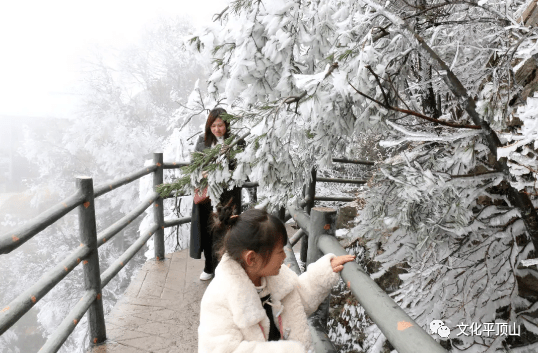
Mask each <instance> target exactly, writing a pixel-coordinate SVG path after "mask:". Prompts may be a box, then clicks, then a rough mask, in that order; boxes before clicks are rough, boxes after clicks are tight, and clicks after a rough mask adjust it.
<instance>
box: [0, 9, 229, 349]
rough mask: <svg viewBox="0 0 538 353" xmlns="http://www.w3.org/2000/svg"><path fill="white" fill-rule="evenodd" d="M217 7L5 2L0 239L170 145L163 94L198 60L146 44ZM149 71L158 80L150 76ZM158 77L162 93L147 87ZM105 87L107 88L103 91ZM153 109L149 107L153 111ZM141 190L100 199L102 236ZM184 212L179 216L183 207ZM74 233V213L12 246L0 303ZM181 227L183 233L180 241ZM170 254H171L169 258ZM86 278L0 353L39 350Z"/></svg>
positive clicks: (71, 278)
mask: <svg viewBox="0 0 538 353" xmlns="http://www.w3.org/2000/svg"><path fill="white" fill-rule="evenodd" d="M224 7H225V1H223V0H202V1H198V2H186V1H183V0H180V1H170V0H154V1H151V2H150V1H125V0H118V1H114V2H105V1H100V0H98V1H94V2H92V3H91V4H90V3H88V4H82V3H76V2H71V1H59V0H54V1H48V2H40V1H20V2H13V3H10V4H9V5H4V6H3V11H2V12H1V13H0V46H1V47H2V51H3V53H4V54H3V55H2V57H1V58H0V78H1V79H0V234H4V233H6V232H8V231H10V230H11V229H14V228H16V227H17V226H19V225H21V224H24V223H25V222H28V221H30V220H31V219H32V218H33V217H35V216H36V215H38V214H39V213H41V212H43V211H44V210H46V209H47V208H49V207H50V206H52V205H54V204H56V203H58V202H59V201H61V200H62V199H63V198H64V197H65V196H68V195H70V194H72V193H73V192H74V190H75V188H74V183H75V176H76V175H82V174H83V175H90V176H92V177H94V185H96V184H100V183H103V182H105V181H109V180H111V179H114V178H115V177H118V176H122V175H125V174H127V173H129V172H134V171H136V170H139V169H140V168H141V167H142V166H143V165H144V162H145V161H147V160H148V159H150V158H151V153H152V152H156V151H162V150H163V149H166V148H165V147H164V146H163V143H164V141H165V138H166V137H168V136H170V134H171V132H172V130H170V126H173V124H174V121H173V119H172V115H173V111H174V109H177V104H175V103H174V102H173V101H170V89H169V87H174V93H175V94H176V95H177V96H178V97H180V98H185V97H186V96H187V95H188V92H189V91H190V90H192V88H193V86H194V82H195V81H196V79H200V78H203V77H202V74H201V71H200V69H199V68H198V67H197V66H196V64H195V65H191V64H190V62H189V60H186V59H185V58H181V57H175V56H174V55H175V54H173V55H170V53H168V52H167V51H166V50H162V51H158V50H161V49H159V48H158V45H155V46H153V43H155V42H159V43H161V44H163V43H164V46H163V47H164V48H165V49H166V48H167V44H168V42H167V41H169V40H171V39H170V37H169V36H168V34H166V33H164V34H160V33H161V32H162V31H163V28H164V29H166V28H167V27H166V26H161V27H159V24H163V23H168V24H173V25H174V26H176V27H175V28H174V29H172V30H171V31H172V32H170V33H172V34H174V33H176V32H177V31H182V30H183V29H182V28H183V27H181V26H182V25H181V23H183V22H185V24H186V22H187V21H186V20H185V19H186V18H188V19H189V21H190V26H191V29H190V30H189V31H190V32H189V33H192V31H194V30H195V29H194V28H196V27H200V26H202V25H203V24H204V23H206V22H210V19H211V16H212V15H213V14H214V13H216V12H220V11H222V9H223V8H224ZM178 18H179V20H178ZM178 24H179V25H178ZM155 28H157V29H155ZM159 31H161V32H159ZM174 31H176V32H174ZM183 34H185V33H183ZM152 36H157V37H155V38H152ZM172 40H174V37H173V36H172ZM172 44H173V45H175V43H172ZM173 45H172V46H173ZM172 49H177V48H175V47H174V48H172ZM144 51H147V52H157V55H156V56H157V57H158V60H157V62H155V61H151V62H150V61H148V62H144V60H143V57H144V55H142V54H141V53H144ZM171 52H172V50H171ZM133 53H134V54H133ZM136 53H139V54H136ZM133 58H134V59H133ZM100 59H101V61H99V60H100ZM175 61H177V65H176V64H174V63H175ZM111 63H113V65H111ZM144 65H146V66H145V68H141V66H144ZM186 65H187V66H186ZM159 66H162V67H159ZM176 66H177V67H176ZM153 67H155V72H151V70H152V68H153ZM163 68H165V69H166V70H164V71H163ZM137 70H139V71H137ZM148 71H149V73H148ZM163 72H164V74H163ZM144 75H146V76H144ZM159 75H160V76H159ZM126 77H127V78H126ZM144 80H146V81H144ZM110 81H113V82H110ZM140 81H144V82H145V83H144V84H141V85H140V86H141V87H142V86H143V87H144V88H143V89H142V88H140V87H137V86H136V85H137V84H138V83H140ZM156 81H159V82H158V85H155V86H151V85H150V84H149V83H154V82H156ZM107 82H108V83H110V86H109V87H105V86H106V83H107ZM133 82H134V83H133ZM118 87H121V89H123V90H124V91H123V93H122V94H121V97H122V98H121V103H122V104H123V106H121V107H114V106H113V104H112V102H114V99H115V98H114V97H113V94H114V89H115V88H118ZM118 89H119V88H118ZM157 106H158V107H159V109H157V110H155V109H153V108H151V107H157ZM126 111H127V112H129V113H125V112H126ZM122 119H123V120H122ZM198 123H199V122H198V121H193V124H194V125H197V124H198ZM195 128H197V126H196V127H195ZM169 155H170V157H174V156H173V155H172V154H171V153H169ZM176 157H177V156H176ZM165 158H166V157H165ZM150 177H151V176H149V178H150ZM146 184H147V183H146ZM143 192H144V187H142V186H141V185H140V184H139V183H138V182H137V183H133V184H130V185H129V186H126V187H123V188H121V191H114V192H112V193H110V194H111V195H106V197H103V198H102V200H101V199H99V200H98V201H97V202H96V209H97V217H98V220H97V223H98V224H97V226H98V231H100V230H102V229H105V228H106V227H107V226H108V225H110V224H112V223H113V222H114V221H116V220H117V219H118V218H119V217H121V216H122V215H123V214H124V213H125V212H126V211H128V210H129V208H130V206H133V205H134V204H135V202H137V201H138V199H139V197H140V196H144V195H140V193H143ZM131 208H132V207H131ZM181 211H182V212H185V209H184V205H183V206H182V208H181ZM140 222H141V218H140V219H139V220H138V221H137V222H133V224H131V225H130V226H129V228H128V229H126V230H125V231H123V232H121V233H120V234H118V235H117V236H116V237H115V238H114V240H113V241H112V242H111V244H107V246H106V249H103V250H101V249H102V248H105V247H104V246H103V247H102V248H100V249H99V252H100V258H101V261H102V265H101V266H102V268H101V270H103V268H106V267H107V264H108V263H110V261H112V260H113V259H114V258H116V257H117V256H118V255H119V254H121V252H123V250H124V249H125V248H126V247H127V246H128V245H130V244H131V243H132V241H133V239H135V238H136V236H137V233H138V230H139V226H140ZM77 228H78V227H76V210H75V211H73V212H70V213H69V214H68V215H67V216H66V217H64V218H62V220H60V221H58V222H56V223H55V224H54V225H52V226H50V227H48V228H47V229H46V230H45V231H43V232H41V233H40V234H38V235H37V236H36V237H34V239H32V240H30V241H28V242H27V243H26V244H24V245H23V246H21V247H20V248H18V249H17V250H14V251H13V252H12V253H10V254H7V255H0V256H1V257H0V301H1V303H0V307H4V306H5V305H7V304H8V303H9V301H11V300H12V299H14V298H15V297H16V296H17V295H18V294H20V293H21V292H22V291H23V290H24V289H26V288H27V287H28V286H29V285H30V284H32V283H35V281H36V280H38V279H39V277H40V276H41V275H42V274H44V273H45V272H46V271H47V270H48V269H50V268H51V266H53V265H54V264H56V263H57V262H58V261H59V260H61V259H62V257H63V256H65V255H67V254H68V253H69V252H70V251H71V250H70V249H73V247H76V246H77V245H78V242H79V241H78V229H77ZM185 231H186V230H185V229H180V230H179V231H178V238H177V239H180V238H181V237H182V236H183V235H181V234H182V232H183V233H184V232H185ZM169 245H170V244H168V246H169ZM176 245H177V244H176ZM146 250H147V249H146ZM172 250H174V249H171V248H170V247H167V251H172ZM143 252H144V251H141V252H140V253H139V254H138V255H137V256H135V258H133V260H132V261H131V263H129V265H128V266H126V268H125V270H124V271H122V272H120V274H119V276H118V277H117V278H115V279H114V280H113V281H111V282H110V284H109V285H108V286H107V289H106V291H105V292H104V293H103V298H104V302H105V310H110V308H111V307H112V306H113V304H114V303H115V302H116V300H117V299H118V298H119V297H120V296H121V293H122V291H123V290H124V289H125V288H126V286H127V285H128V284H129V281H130V278H131V276H132V275H133V274H134V273H136V270H137V268H138V267H140V265H141V263H142V262H144V261H145V260H146V257H145V256H144V254H143ZM82 282H83V277H82V273H81V272H80V269H76V270H75V271H73V273H71V274H69V275H68V276H67V277H66V278H65V279H64V280H63V281H62V282H61V284H60V285H59V286H58V287H57V288H55V289H53V290H52V291H51V292H50V293H49V294H48V295H47V296H46V297H45V298H43V300H41V301H40V302H38V304H37V305H36V306H35V307H34V308H33V309H32V310H30V311H29V312H28V313H27V314H26V315H25V316H24V317H23V318H22V319H21V320H20V321H19V322H18V323H17V324H16V325H15V326H13V327H12V329H10V330H8V332H6V333H5V334H4V335H2V336H0V351H1V352H6V353H8V352H14V353H15V352H25V353H26V352H35V351H37V350H38V349H39V348H40V347H41V345H42V344H43V343H44V342H45V340H46V337H47V336H48V335H49V334H50V331H51V330H53V329H54V327H56V326H57V325H58V324H59V322H61V320H62V319H63V316H65V314H66V312H68V311H69V310H70V308H71V307H72V306H73V304H74V303H76V301H77V300H78V299H79V295H80V293H81V290H82V287H81V286H82ZM62 315H63V316H62ZM84 325H85V322H84V320H83V321H82V322H81V323H80V324H79V327H77V330H76V331H75V332H74V333H73V334H72V336H71V338H70V340H69V341H68V342H66V344H65V345H64V348H62V350H61V352H70V353H71V352H75V351H81V350H82V349H83V343H84V344H85V342H86V341H87V340H86V339H84V336H85V326H84ZM79 328H80V329H79Z"/></svg>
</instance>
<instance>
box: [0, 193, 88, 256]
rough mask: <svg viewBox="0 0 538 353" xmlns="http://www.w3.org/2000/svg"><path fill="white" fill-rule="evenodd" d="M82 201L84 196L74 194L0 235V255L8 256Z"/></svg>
mask: <svg viewBox="0 0 538 353" xmlns="http://www.w3.org/2000/svg"><path fill="white" fill-rule="evenodd" d="M83 200H84V195H82V194H80V193H79V192H75V193H74V194H72V195H71V196H68V197H67V198H65V199H64V200H62V201H60V202H59V203H57V204H56V205H54V206H52V207H51V208H49V209H48V210H46V211H44V212H42V213H40V214H39V215H38V216H36V217H35V218H34V219H33V221H31V222H28V223H26V224H24V225H22V226H20V227H17V228H16V229H14V230H12V231H9V232H6V233H4V234H2V235H0V255H2V254H9V253H10V252H11V251H13V250H15V249H17V248H18V247H19V246H21V245H22V244H24V243H25V242H27V241H28V240H30V239H32V237H33V236H34V235H36V234H37V233H39V232H41V231H42V230H44V229H45V228H47V227H48V226H50V225H51V224H53V223H54V222H56V221H57V220H59V219H60V218H62V217H63V216H65V215H66V214H67V213H69V212H71V211H72V210H74V209H75V208H76V207H77V206H79V205H81V204H82V201H83Z"/></svg>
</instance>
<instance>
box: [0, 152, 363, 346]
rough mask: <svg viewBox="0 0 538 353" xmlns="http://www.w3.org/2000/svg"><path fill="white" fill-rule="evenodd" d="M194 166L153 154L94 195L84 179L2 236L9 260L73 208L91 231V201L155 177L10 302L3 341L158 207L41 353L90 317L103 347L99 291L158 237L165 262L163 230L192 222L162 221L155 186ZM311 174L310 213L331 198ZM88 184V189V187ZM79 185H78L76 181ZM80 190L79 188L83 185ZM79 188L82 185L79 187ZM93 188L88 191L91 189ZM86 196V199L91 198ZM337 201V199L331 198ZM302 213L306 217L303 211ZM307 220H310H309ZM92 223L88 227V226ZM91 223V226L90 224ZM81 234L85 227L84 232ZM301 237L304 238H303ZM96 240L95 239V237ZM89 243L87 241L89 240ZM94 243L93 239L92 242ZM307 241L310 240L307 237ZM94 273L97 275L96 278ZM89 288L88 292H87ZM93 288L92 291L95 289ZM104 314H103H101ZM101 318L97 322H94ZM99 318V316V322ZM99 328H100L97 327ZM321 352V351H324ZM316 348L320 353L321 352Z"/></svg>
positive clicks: (324, 342)
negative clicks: (140, 196)
mask: <svg viewBox="0 0 538 353" xmlns="http://www.w3.org/2000/svg"><path fill="white" fill-rule="evenodd" d="M333 161H334V162H341V163H357V164H368V165H373V164H374V163H373V162H366V163H364V161H355V160H344V159H333ZM189 164H190V162H172V163H164V162H163V159H162V153H155V154H154V164H153V165H151V166H147V167H144V168H143V169H141V170H138V171H136V172H134V173H131V174H129V175H127V176H124V177H121V178H118V179H115V180H113V181H111V182H107V183H104V184H101V185H99V186H97V187H95V189H93V181H92V180H91V178H82V179H86V180H85V181H83V182H81V183H82V184H83V185H86V186H80V188H82V189H80V188H79V190H77V192H75V193H74V194H73V195H71V196H69V197H67V198H66V199H64V200H63V201H61V202H60V203H58V204H56V205H54V206H52V207H51V208H49V209H48V210H46V211H44V212H42V213H41V214H39V215H38V216H37V217H35V218H34V219H33V220H32V221H30V222H29V223H27V224H25V225H23V226H21V227H18V228H16V229H15V230H13V231H10V232H7V233H5V234H2V235H0V254H6V253H9V252H11V251H12V250H14V249H16V248H18V247H19V246H20V245H22V244H23V243H25V242H26V241H28V240H30V239H31V238H32V237H33V236H35V235H36V234H38V233H39V232H41V231H42V230H44V229H46V228H47V227H48V226H50V225H51V224H53V223H54V222H56V221H57V220H59V219H60V218H62V217H63V216H65V215H66V214H67V213H69V212H70V211H72V210H74V209H75V208H77V207H78V208H79V222H83V223H84V225H83V226H84V227H86V226H89V227H90V228H91V227H92V223H93V227H95V218H94V217H95V214H94V210H93V208H94V205H93V201H94V199H95V198H97V197H100V196H102V195H104V194H106V193H108V192H110V191H112V190H115V189H117V188H119V187H121V186H123V185H126V184H129V183H131V182H133V181H136V180H138V179H140V178H141V177H143V176H145V175H148V174H150V173H154V178H153V187H154V190H153V192H150V193H149V194H148V195H147V196H146V198H145V199H144V200H142V201H141V203H139V204H138V205H137V206H136V207H135V208H134V209H133V210H132V211H130V212H129V213H128V214H126V215H125V216H124V217H122V218H121V219H120V220H118V221H116V222H115V223H114V224H112V225H111V226H109V227H107V228H106V229H105V230H103V231H101V232H100V233H99V234H97V233H96V231H95V228H94V230H90V231H87V230H84V231H82V230H81V234H84V236H83V237H86V239H89V241H90V242H91V243H92V245H91V246H88V245H85V244H84V241H83V243H81V246H80V247H78V248H76V249H74V250H73V251H72V252H71V253H70V254H69V255H68V256H67V257H66V258H64V259H63V260H62V261H61V262H60V263H58V264H56V265H55V266H54V267H53V268H52V269H50V270H49V271H47V272H46V273H45V274H44V275H43V276H41V278H40V279H39V280H38V281H37V282H36V283H35V284H34V285H33V286H31V287H30V288H29V289H27V290H26V291H24V292H23V293H21V294H20V295H19V296H17V297H16V298H15V299H14V300H12V301H11V302H10V303H9V304H8V306H6V307H4V308H3V309H1V310H0V335H1V334H2V333H3V332H5V331H6V330H7V329H8V328H9V327H11V326H12V325H13V324H14V323H15V322H16V321H18V319H19V318H20V317H22V315H24V313H26V312H28V311H29V310H30V309H31V308H32V307H33V306H34V305H35V304H36V303H37V302H38V301H39V300H40V299H41V298H42V297H43V296H44V295H46V294H47V293H48V292H49V291H50V290H51V289H52V288H54V287H55V286H56V285H57V284H58V283H59V282H60V281H61V280H62V279H63V278H64V277H65V276H67V274H69V273H70V272H71V271H72V270H73V269H74V268H75V267H76V266H77V265H78V264H79V263H80V262H83V263H87V262H88V261H90V262H95V259H96V256H97V249H98V248H99V247H100V246H101V245H103V244H104V243H105V242H107V241H109V240H110V239H112V237H114V236H115V235H116V234H118V233H119V232H120V231H121V230H123V229H124V228H125V227H126V226H127V225H128V224H129V223H130V222H131V221H133V220H134V219H136V218H137V217H138V216H140V215H141V214H142V213H144V211H145V210H147V208H148V207H149V206H151V204H153V205H154V207H155V212H154V224H152V225H151V226H150V227H149V229H148V230H146V231H143V232H141V233H142V235H141V236H140V237H138V239H137V240H136V241H135V242H134V243H133V244H132V245H131V246H130V247H129V248H128V249H127V250H126V251H125V252H123V254H122V255H120V257H119V258H118V259H116V260H115V261H114V262H113V263H112V264H111V265H110V266H109V268H107V269H106V270H105V271H104V272H103V273H102V274H101V275H100V276H99V275H98V277H97V279H90V280H89V281H90V282H92V283H94V284H95V283H97V285H98V288H95V285H94V284H91V283H90V284H88V282H87V281H88V276H90V277H94V273H93V272H95V271H94V270H90V269H87V268H85V271H84V272H85V277H86V282H87V283H86V290H85V292H84V295H83V297H82V299H81V300H80V301H79V302H78V303H77V304H76V305H75V306H74V307H73V308H72V309H71V311H70V312H69V314H68V315H67V316H66V317H65V318H64V320H63V321H62V323H61V324H60V326H59V327H57V329H56V330H55V331H54V332H53V334H52V335H51V336H49V338H48V340H47V342H46V343H45V345H44V346H43V347H42V349H41V350H40V352H56V351H57V350H58V349H59V348H60V347H61V346H62V344H63V343H64V342H65V340H66V339H67V338H68V337H69V335H70V334H71V333H72V331H73V330H74V328H75V327H76V325H77V323H78V322H79V321H80V319H81V318H82V317H83V316H84V314H85V313H86V312H88V311H89V312H90V314H92V315H93V316H94V318H93V320H94V321H95V320H97V321H96V322H94V325H90V326H91V327H90V328H91V331H92V332H91V334H92V337H93V335H97V336H99V337H100V338H97V337H96V338H94V340H92V341H93V343H98V342H101V341H103V340H104V339H105V338H106V332H105V331H104V321H103V323H100V321H102V320H103V318H102V303H101V302H100V303H99V304H97V302H99V301H101V290H102V288H104V287H105V286H106V285H107V284H108V283H109V282H110V280H111V279H112V278H113V277H114V276H116V275H117V274H118V272H119V271H121V269H123V267H124V266H125V265H126V264H127V262H128V261H129V260H131V259H132V257H133V256H134V255H135V254H136V253H137V252H138V251H139V250H140V249H141V248H142V247H143V246H144V244H146V243H147V241H148V240H149V239H150V238H151V237H152V236H154V241H155V257H156V259H157V260H159V259H164V231H163V230H164V228H167V227H172V226H177V225H181V224H184V223H188V222H190V221H191V218H190V217H183V218H179V219H177V218H176V219H166V220H165V219H164V212H163V207H162V205H161V204H162V198H161V197H160V195H159V194H158V193H157V192H156V190H155V189H156V186H157V185H159V184H161V183H162V182H163V175H162V173H163V170H164V169H175V168H180V167H183V166H186V165H189ZM312 173H313V184H314V188H311V189H310V191H309V196H308V197H307V198H306V203H308V205H307V208H311V207H312V205H313V201H314V200H324V199H327V198H322V197H315V179H316V175H315V171H313V172H312ZM80 180H81V178H79V181H80ZM317 180H318V181H320V182H336V183H353V184H364V183H366V181H364V180H353V179H329V178H317ZM88 182H89V185H88ZM77 183H79V182H78V181H77ZM82 184H80V185H82ZM77 185H79V184H77ZM242 186H243V187H245V188H252V187H257V186H259V184H258V182H244V183H243V185H242ZM84 188H86V190H91V192H90V191H88V192H89V193H90V195H89V196H88V195H85V194H84V192H83V190H84ZM88 188H89V189H88ZM88 192H86V194H87V193H88ZM332 199H335V198H332ZM336 199H338V200H340V199H345V198H336ZM88 200H91V204H92V205H91V207H90V209H91V210H92V211H91V212H90V213H88V212H85V211H84V210H83V209H82V207H84V208H88V207H89V204H90V202H89V201H88ZM265 207H267V202H265V203H262V204H260V205H258V206H256V208H265ZM284 211H285V210H282V212H281V217H283V220H284V221H285V220H286V219H287V218H288V217H291V215H292V214H291V213H292V212H291V210H290V214H287V213H285V212H284ZM298 212H299V211H297V210H296V212H295V213H296V214H295V216H294V218H297V217H299V218H301V217H303V215H302V213H298ZM301 212H302V211H301ZM304 216H306V217H308V215H307V214H305V215H304ZM81 217H84V218H85V220H84V221H81V220H80V219H81ZM88 222H89V223H88ZM86 223H88V224H86ZM81 225H82V224H81ZM81 228H82V227H81ZM299 233H301V232H299ZM92 234H93V235H92ZM302 234H303V235H305V234H306V235H307V234H308V231H306V230H305V231H303V233H302ZM88 236H89V237H90V238H87V237H88ZM92 237H94V238H95V239H94V240H92V239H93V238H92ZM300 238H301V236H297V239H293V241H294V242H297V241H298V240H299V239H300ZM305 239H306V237H305ZM285 251H286V253H287V259H286V262H287V263H288V264H289V266H290V268H292V269H293V270H294V271H296V272H300V269H299V266H298V264H297V260H296V259H295V255H294V254H293V250H292V244H290V243H289V242H288V244H287V245H286V247H285ZM96 268H97V269H99V261H98V260H97V264H96ZM92 271H93V272H92ZM88 286H90V287H88ZM92 286H93V287H92ZM99 311H100V314H99ZM92 315H90V317H91V316H92ZM95 315H97V316H95ZM98 316H101V317H100V318H98ZM95 323H96V324H95ZM95 326H102V327H101V328H98V329H97V330H98V331H100V332H101V334H99V332H93V331H94V330H96V328H95ZM311 329H313V330H314V331H315V332H316V333H317V334H318V335H319V336H320V337H321V338H320V337H317V338H316V340H315V344H316V347H318V348H319V349H321V351H327V352H332V351H334V347H333V346H332V344H331V343H330V341H329V340H328V338H327V336H326V334H325V333H324V332H321V331H320V328H319V327H315V328H312V327H311ZM320 347H321V348H320ZM318 348H316V349H318Z"/></svg>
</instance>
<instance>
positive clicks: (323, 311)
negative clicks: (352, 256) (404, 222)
mask: <svg viewBox="0 0 538 353" xmlns="http://www.w3.org/2000/svg"><path fill="white" fill-rule="evenodd" d="M287 209H288V211H289V213H290V214H291V215H292V216H293V219H294V220H295V222H296V223H297V225H299V227H300V229H301V230H302V231H303V233H304V234H308V236H307V237H303V239H307V242H308V248H307V258H306V264H305V267H306V266H308V265H309V264H311V263H312V262H315V261H316V260H318V259H319V258H320V257H321V256H323V255H324V254H328V253H332V254H335V255H337V256H340V255H347V251H346V250H345V249H344V248H343V247H342V245H340V243H339V242H338V240H337V239H336V237H335V231H336V210H335V209H333V208H328V207H316V208H311V209H310V215H308V214H307V213H306V211H305V210H302V209H301V208H300V207H299V205H294V204H293V203H288V205H287ZM288 246H290V247H291V244H290V245H288ZM341 276H342V279H343V280H344V282H345V283H346V284H347V287H348V288H349V289H350V290H351V292H352V293H353V295H354V296H355V298H357V301H358V302H359V304H360V305H361V306H362V307H363V308H364V310H365V312H366V313H367V314H368V315H369V316H370V319H372V321H373V322H374V323H375V324H376V325H377V326H378V327H379V329H380V330H381V332H383V334H384V335H385V337H386V338H387V340H388V341H389V342H390V343H391V344H392V346H393V347H394V348H395V349H396V350H397V351H398V352H399V353H442V352H444V353H446V350H445V349H444V348H443V347H441V345H440V344H439V343H437V342H436V341H435V340H434V339H433V338H432V337H431V336H430V335H429V334H428V333H427V332H425V331H424V330H423V329H422V328H421V327H420V326H419V325H418V324H417V323H416V322H415V321H414V320H413V319H412V318H411V317H410V316H409V315H407V314H406V313H405V311H404V310H403V309H402V308H400V307H399V306H398V304H396V303H395V302H394V300H392V298H390V297H389V296H388V295H387V293H385V291H383V289H381V288H380V287H379V286H378V285H377V283H375V281H374V280H373V279H371V278H370V276H369V275H368V274H367V273H366V271H365V270H364V269H363V268H361V267H360V265H359V264H358V263H356V262H349V263H347V264H345V265H344V269H343V270H342V272H341ZM324 304H325V305H323V304H322V305H321V306H320V309H318V311H317V312H316V313H315V314H314V315H313V318H312V319H311V324H312V326H313V327H314V328H315V329H316V331H317V332H316V333H317V334H318V337H323V333H324V330H325V328H326V323H327V316H328V299H327V300H326V301H325V303H324ZM331 346H332V345H330V342H326V341H323V340H322V339H321V340H316V341H315V349H316V352H318V353H320V352H335V351H336V350H334V347H331Z"/></svg>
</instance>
